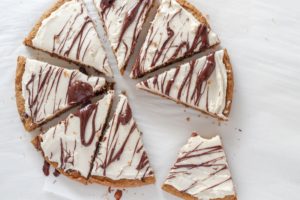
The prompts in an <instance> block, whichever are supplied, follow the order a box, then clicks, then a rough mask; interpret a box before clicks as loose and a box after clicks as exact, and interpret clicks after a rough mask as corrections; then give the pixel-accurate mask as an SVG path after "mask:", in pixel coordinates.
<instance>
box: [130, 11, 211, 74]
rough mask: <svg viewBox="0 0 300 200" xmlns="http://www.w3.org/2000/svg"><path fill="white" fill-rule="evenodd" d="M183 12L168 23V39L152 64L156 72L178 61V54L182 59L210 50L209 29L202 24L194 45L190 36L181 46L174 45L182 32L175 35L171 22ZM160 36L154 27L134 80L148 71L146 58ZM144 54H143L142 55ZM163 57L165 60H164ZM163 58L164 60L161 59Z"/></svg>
mask: <svg viewBox="0 0 300 200" xmlns="http://www.w3.org/2000/svg"><path fill="white" fill-rule="evenodd" d="M181 12H182V9H181V10H179V11H178V12H176V13H175V14H174V15H173V16H171V18H170V19H169V20H168V22H167V30H166V31H167V33H168V37H167V39H166V40H165V41H161V42H162V46H161V47H160V48H159V49H157V50H156V52H155V54H154V56H153V59H152V62H151V68H152V70H150V71H154V70H156V69H158V68H160V67H161V66H162V65H164V64H169V63H172V62H174V61H176V60H177V59H178V54H179V53H180V52H182V54H183V56H182V57H188V56H191V55H193V54H194V53H196V52H201V51H203V50H205V49H207V48H209V41H208V34H209V29H208V27H207V26H206V25H204V24H200V25H199V26H198V28H197V31H196V34H195V36H194V38H193V40H192V43H191V44H190V43H189V42H188V41H189V35H188V38H187V40H186V41H182V42H181V43H180V44H176V45H175V44H174V42H175V40H176V38H177V37H181V34H180V33H181V32H178V33H177V34H175V31H174V30H173V29H171V27H170V22H172V20H174V19H175V17H176V16H177V15H180V14H181ZM167 17H169V16H167ZM185 23H189V21H186V22H185ZM156 34H158V29H157V30H156V31H155V32H154V30H153V26H152V27H151V29H150V32H149V34H148V36H147V40H146V41H147V43H144V45H146V46H147V48H146V50H145V51H144V52H142V51H141V52H140V56H139V57H138V58H137V60H136V62H135V65H134V68H133V71H132V75H133V77H134V78H140V77H142V76H143V75H144V74H145V73H146V72H147V71H146V70H145V69H144V63H145V60H146V56H147V55H148V50H149V47H150V46H151V44H152V43H153V41H154V38H155V36H156ZM174 49H175V51H174V54H173V55H172V56H170V58H168V59H166V55H167V54H168V53H169V51H170V50H174ZM142 53H143V54H142ZM162 56H163V58H162ZM161 58H162V59H161ZM160 59H161V63H163V64H162V65H158V66H157V63H158V61H159V60H160Z"/></svg>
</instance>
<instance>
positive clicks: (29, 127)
mask: <svg viewBox="0 0 300 200" xmlns="http://www.w3.org/2000/svg"><path fill="white" fill-rule="evenodd" d="M25 64H26V58H25V57H23V56H19V57H18V61H17V70H16V79H15V93H16V103H17V108H18V112H19V115H20V118H21V121H22V123H23V125H24V128H25V130H26V131H28V132H30V131H33V130H34V129H36V128H37V127H38V124H35V123H34V122H33V119H32V118H31V117H27V116H26V113H25V99H24V97H23V94H22V79H23V74H24V71H25Z"/></svg>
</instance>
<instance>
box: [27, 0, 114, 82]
mask: <svg viewBox="0 0 300 200" xmlns="http://www.w3.org/2000/svg"><path fill="white" fill-rule="evenodd" d="M69 1H72V0H57V1H56V2H55V3H54V5H52V6H51V7H50V8H49V9H48V10H46V11H45V12H44V13H43V14H42V16H41V17H40V18H39V19H38V21H37V22H36V24H35V25H34V27H33V28H32V30H31V31H30V33H29V34H28V35H27V37H25V39H24V41H23V43H24V45H25V46H28V47H31V48H32V49H35V50H38V51H41V52H44V53H46V54H48V55H50V56H51V57H56V58H59V59H61V60H64V61H67V62H70V63H73V64H75V65H78V66H81V67H84V68H92V69H93V70H96V71H98V72H99V73H101V74H103V75H105V76H108V77H113V71H112V69H111V67H110V66H109V64H107V67H108V70H107V72H102V71H99V70H98V69H97V68H96V67H97V66H90V65H87V64H84V63H82V62H80V61H76V60H73V59H70V58H67V57H64V56H61V55H59V54H57V53H53V52H50V51H46V50H43V49H41V48H38V47H35V46H34V45H33V42H32V41H33V39H34V38H35V37H36V35H37V33H38V31H39V29H40V27H41V26H42V23H43V21H44V20H45V19H47V18H48V17H50V15H51V14H52V13H53V12H55V11H57V10H58V9H59V8H60V7H61V6H62V5H64V4H65V3H67V2H69ZM78 1H80V2H82V3H83V4H85V2H84V1H82V0H78ZM92 23H93V26H94V28H95V30H96V26H95V23H94V21H92ZM96 32H97V31H96ZM97 37H98V39H99V41H100V38H99V35H98V33H97ZM100 43H101V45H102V46H103V44H102V42H100ZM103 65H104V64H103Z"/></svg>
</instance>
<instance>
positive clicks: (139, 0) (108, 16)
mask: <svg viewBox="0 0 300 200" xmlns="http://www.w3.org/2000/svg"><path fill="white" fill-rule="evenodd" d="M94 3H95V5H96V7H97V9H98V11H99V14H100V15H101V18H102V21H103V23H104V25H105V28H106V32H107V36H108V38H109V40H110V43H111V45H112V48H113V49H114V51H115V55H116V58H117V61H118V66H119V69H120V70H123V69H124V68H125V66H126V64H127V62H128V60H129V56H130V55H131V52H132V51H133V50H134V47H135V44H136V42H137V39H138V36H139V34H140V32H141V30H142V26H143V24H144V22H145V19H146V15H147V13H148V11H149V10H150V8H151V5H152V3H153V0H115V1H113V2H112V3H111V5H110V6H109V5H108V6H107V7H106V6H105V5H103V1H102V0H94ZM107 4H109V3H107ZM101 5H102V6H101Z"/></svg>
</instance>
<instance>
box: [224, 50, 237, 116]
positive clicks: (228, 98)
mask: <svg viewBox="0 0 300 200" xmlns="http://www.w3.org/2000/svg"><path fill="white" fill-rule="evenodd" d="M223 62H224V64H225V67H226V71H227V91H226V104H225V109H224V111H223V114H224V116H226V117H228V116H229V114H230V110H231V105H232V100H233V89H234V77H233V70H232V65H231V62H230V58H229V55H228V52H227V49H224V58H223Z"/></svg>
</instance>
